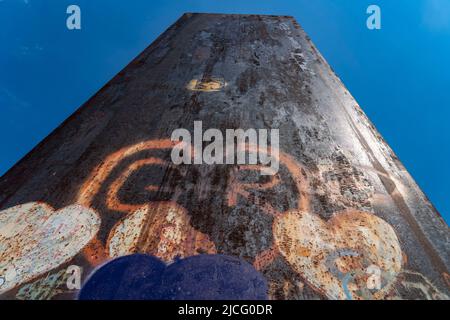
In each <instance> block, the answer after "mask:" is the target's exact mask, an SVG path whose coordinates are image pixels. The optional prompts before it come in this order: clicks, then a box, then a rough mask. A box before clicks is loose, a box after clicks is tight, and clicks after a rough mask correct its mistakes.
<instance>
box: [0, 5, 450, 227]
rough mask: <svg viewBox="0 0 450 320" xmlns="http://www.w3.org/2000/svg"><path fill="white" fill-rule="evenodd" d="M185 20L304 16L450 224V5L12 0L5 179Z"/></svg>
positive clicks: (3, 37) (3, 8)
mask: <svg viewBox="0 0 450 320" xmlns="http://www.w3.org/2000/svg"><path fill="white" fill-rule="evenodd" d="M70 4H77V5H79V6H80V7H81V10H82V30H80V31H69V30H67V29H66V25H65V24H66V16H67V15H66V8H67V6H68V5H70ZM369 4H377V5H379V6H380V7H381V10H382V29H381V30H379V31H369V30H368V29H367V28H366V26H365V21H366V17H367V15H366V13H365V11H366V8H367V7H368V5H369ZM184 12H222V13H265V14H287V15H293V16H295V17H296V18H297V20H298V21H299V23H300V24H301V25H302V26H303V28H304V29H305V30H306V32H308V33H309V35H310V36H311V38H312V40H313V41H314V43H315V44H316V45H317V47H318V48H319V50H320V51H321V52H322V54H323V55H324V56H325V58H326V59H327V60H328V62H329V63H330V64H331V66H332V67H333V69H334V70H335V71H336V73H337V74H338V75H339V76H340V77H341V79H342V80H343V81H344V83H345V85H346V86H347V87H348V89H349V90H350V92H351V93H352V94H353V95H354V96H355V98H356V100H357V101H358V102H359V104H360V105H361V106H362V107H363V109H364V111H365V112H366V113H367V115H368V116H369V118H370V119H371V120H372V121H373V122H374V123H375V125H376V127H377V128H378V130H379V131H380V132H381V134H382V135H383V136H384V138H385V139H386V140H387V141H388V143H389V144H390V146H391V147H392V148H393V149H394V151H395V152H396V153H397V155H398V156H399V157H400V159H401V160H402V162H403V163H404V165H405V166H406V168H407V169H408V170H409V172H410V173H411V174H412V175H413V177H414V178H415V179H416V181H417V183H418V184H419V185H420V186H421V187H422V189H423V190H424V191H425V193H426V194H427V195H428V197H429V198H430V199H431V200H432V202H433V203H434V205H435V206H436V207H437V209H438V210H439V211H440V213H441V214H442V215H443V216H444V218H445V219H446V221H447V223H448V221H450V201H449V195H450V182H449V181H450V166H449V165H450V129H449V127H448V121H449V120H450V0H371V1H366V0H292V1H282V0H277V1H264V0H258V1H255V0H239V1H233V0H209V1H189V0H178V1H175V0H174V1H170V0H164V1H158V0H152V1H149V0H145V1H144V0H128V1H125V0H71V1H65V0H0V25H1V27H0V145H1V149H0V150H1V151H0V175H1V174H3V173H5V172H6V171H7V170H8V169H9V168H10V167H11V166H12V165H13V164H14V163H15V162H17V161H18V160H19V159H20V158H21V157H23V156H24V155H25V154H26V153H27V152H28V151H30V150H31V148H32V147H33V146H35V145H36V144H37V143H38V142H39V141H41V140H42V139H43V138H44V137H45V136H46V135H48V134H49V133H50V132H51V131H52V130H53V129H54V128H55V127H57V126H58V124H60V123H61V122H62V121H63V120H64V119H65V118H67V117H68V116H69V115H70V114H71V113H72V112H74V111H75V110H76V109H77V108H78V107H79V106H80V105H81V104H82V103H83V102H85V101H86V100H87V99H88V98H89V97H90V96H91V95H93V94H94V93H95V92H96V91H97V90H98V89H99V88H100V87H101V86H102V85H104V84H105V83H106V82H107V81H108V80H109V79H111V78H112V77H113V76H114V75H115V74H116V73H117V72H118V71H120V70H121V69H122V68H123V67H124V66H125V65H126V64H127V63H128V62H129V61H130V60H131V59H132V58H133V57H135V56H136V55H137V54H138V53H140V52H141V51H142V50H143V49H144V48H145V47H146V46H147V45H148V44H149V43H150V42H152V41H153V40H154V39H155V38H156V37H157V36H158V35H159V34H160V33H161V32H163V31H164V30H165V29H166V28H167V27H168V26H169V25H170V24H172V23H173V22H174V21H175V20H176V19H177V18H178V17H179V16H180V15H181V14H182V13H184Z"/></svg>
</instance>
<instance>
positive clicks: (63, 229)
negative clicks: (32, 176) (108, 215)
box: [0, 202, 100, 294]
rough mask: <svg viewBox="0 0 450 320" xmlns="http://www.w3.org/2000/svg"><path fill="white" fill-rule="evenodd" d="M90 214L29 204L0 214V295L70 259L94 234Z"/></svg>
mask: <svg viewBox="0 0 450 320" xmlns="http://www.w3.org/2000/svg"><path fill="white" fill-rule="evenodd" d="M99 225H100V219H99V218H98V216H97V214H96V213H95V211H94V210H92V209H88V208H85V207H83V206H81V205H77V204H76V205H71V206H68V207H65V208H62V209H60V210H57V211H55V210H54V209H53V208H52V207H50V206H49V205H47V204H45V203H38V202H30V203H26V204H22V205H18V206H15V207H12V208H9V209H6V210H3V211H0V276H1V277H2V278H3V279H4V283H3V285H2V286H1V287H0V294H1V293H3V292H6V291H7V290H9V289H11V288H14V287H15V286H17V285H18V284H21V283H24V282H27V281H29V280H31V279H33V278H35V277H37V276H39V275H42V274H43V273H45V272H48V271H50V270H52V269H54V268H56V267H58V266H60V265H61V264H63V263H65V262H67V261H69V260H70V259H72V258H73V257H74V256H75V255H76V254H77V253H78V252H79V251H80V250H81V249H82V248H83V247H84V246H85V245H86V244H87V243H88V242H89V241H90V240H91V239H92V238H93V237H94V236H95V234H96V233H97V231H98V228H99Z"/></svg>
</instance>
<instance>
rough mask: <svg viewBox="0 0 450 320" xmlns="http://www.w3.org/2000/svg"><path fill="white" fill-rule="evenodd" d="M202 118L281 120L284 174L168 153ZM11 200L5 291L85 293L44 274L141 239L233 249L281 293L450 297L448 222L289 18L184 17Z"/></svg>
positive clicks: (75, 119)
mask: <svg viewBox="0 0 450 320" xmlns="http://www.w3.org/2000/svg"><path fill="white" fill-rule="evenodd" d="M194 120H201V121H203V127H204V128H217V129H219V130H225V129H236V128H243V129H248V128H255V129H274V128H277V129H279V130H280V156H279V161H280V170H279V172H278V173H277V174H276V175H274V176H264V177H263V176H261V175H260V168H259V167H258V166H253V167H252V166H242V165H240V166H238V165H206V164H201V165H174V164H173V163H172V162H171V158H170V151H171V148H172V147H173V145H174V143H173V142H171V141H170V136H171V133H172V131H173V130H174V129H177V128H186V129H188V130H192V128H193V122H194ZM0 208H1V209H0V210H1V211H0V240H1V241H0V247H1V248H2V250H1V253H0V267H1V268H0V280H1V281H0V293H3V295H2V298H5V299H10V298H19V299H20V298H22V299H23V298H61V297H68V296H69V297H70V296H72V297H75V296H76V291H70V292H65V293H64V295H61V292H63V291H64V290H61V284H60V283H59V282H58V285H53V286H49V285H48V280H47V279H48V278H47V276H48V275H49V274H52V275H53V277H54V278H55V279H56V278H57V279H59V278H61V277H60V273H61V271H62V270H65V269H66V268H67V267H68V266H69V265H71V264H76V265H80V266H82V267H83V270H84V273H83V279H86V277H87V276H88V275H89V272H90V271H91V270H93V269H94V268H95V267H96V266H98V265H99V264H101V263H103V262H105V261H107V260H109V259H111V258H114V257H118V256H121V255H124V254H127V253H133V252H144V253H148V254H152V255H155V256H157V257H159V258H160V259H162V260H163V261H165V262H167V263H170V262H171V261H173V260H174V259H175V258H176V257H189V256H192V255H196V254H199V253H210V254H213V253H220V254H225V255H230V256H239V257H241V258H243V259H245V260H246V261H248V262H249V263H251V264H253V265H254V266H255V268H256V269H257V270H259V272H261V274H262V275H263V276H264V277H265V278H266V280H267V282H268V285H269V292H268V294H269V297H270V298H272V299H324V298H329V299H399V298H400V299H410V298H416V299H448V295H449V283H448V282H449V275H448V272H449V271H448V266H449V230H448V226H447V225H446V224H445V222H444V221H443V220H442V218H441V217H440V216H439V215H438V213H437V212H436V210H435V209H434V208H433V206H432V205H431V203H430V202H429V201H428V200H427V198H426V197H425V195H424V194H423V193H422V192H421V190H420V189H419V188H418V186H417V185H416V184H415V182H414V181H413V179H412V178H411V176H410V175H409V174H408V173H407V171H406V170H405V168H404V167H403V166H402V164H401V163H400V161H399V160H398V159H397V157H396V156H395V154H394V153H393V152H392V150H391V149H390V148H389V146H388V145H387V144H386V143H385V142H384V141H383V139H382V138H381V136H380V135H379V133H378V132H377V131H376V129H375V128H374V127H373V125H372V124H371V123H370V122H369V120H368V119H367V117H366V116H365V115H364V113H363V112H362V110H361V109H360V107H359V106H358V104H357V103H356V102H355V100H354V99H353V98H352V96H351V95H350V93H349V92H348V91H347V90H346V89H345V87H344V86H343V84H342V83H341V81H340V80H339V79H338V78H337V77H336V76H335V74H334V73H333V72H332V70H331V69H330V67H329V66H328V64H327V63H326V61H325V60H324V59H323V58H322V56H321V55H320V54H319V53H318V51H317V50H316V48H315V47H314V46H313V44H312V43H311V42H310V41H309V39H308V37H307V35H306V34H305V33H304V31H303V30H302V29H301V28H300V27H299V25H298V24H297V23H296V22H295V21H294V19H293V18H291V17H281V16H258V15H212V14H185V15H184V16H183V17H182V18H180V20H179V21H177V22H176V23H175V24H174V25H173V26H172V27H170V28H169V29H168V30H167V31H166V32H165V33H164V34H163V35H161V36H160V37H159V38H158V39H157V40H156V41H155V42H154V43H153V44H152V45H151V46H150V47H148V48H147V49H146V50H145V51H144V52H143V53H142V54H141V55H139V56H138V57H137V58H136V59H135V60H134V61H133V62H132V63H131V64H130V65H128V66H127V67H126V68H125V69H124V70H123V71H122V72H120V73H119V74H118V75H117V76H116V77H115V78H114V79H113V80H111V81H110V82H109V83H108V84H107V85H106V86H105V87H104V88H102V89H101V90H100V91H99V92H98V93H97V94H96V95H95V96H94V97H92V98H91V99H90V100H89V101H88V102H87V103H86V104H85V105H84V106H83V107H82V108H80V109H79V110H78V111H77V112H76V113H75V114H74V115H73V116H71V117H70V118H69V119H68V120H66V121H65V122H64V123H63V124H62V125H61V126H60V127H59V128H58V129H57V130H55V131H54V132H53V133H52V134H51V135H50V136H49V137H47V138H46V139H45V140H44V141H43V142H42V143H40V144H39V145H38V146H37V147H36V148H35V149H33V150H32V152H30V153H29V154H28V155H27V156H26V157H25V158H24V159H23V160H21V161H20V162H19V163H18V164H16V165H15V166H14V167H13V168H12V169H11V170H10V171H9V172H8V173H6V174H5V175H4V176H3V177H2V178H1V179H0ZM53 208H54V209H53ZM97 230H98V231H97ZM60 232H61V233H60ZM75 233H76V236H74V235H75ZM88 242H89V243H88ZM373 276H377V277H378V278H373ZM377 279H378V280H379V282H380V283H379V285H378V286H377V285H372V284H371V281H375V282H377V281H378V280H377Z"/></svg>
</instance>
